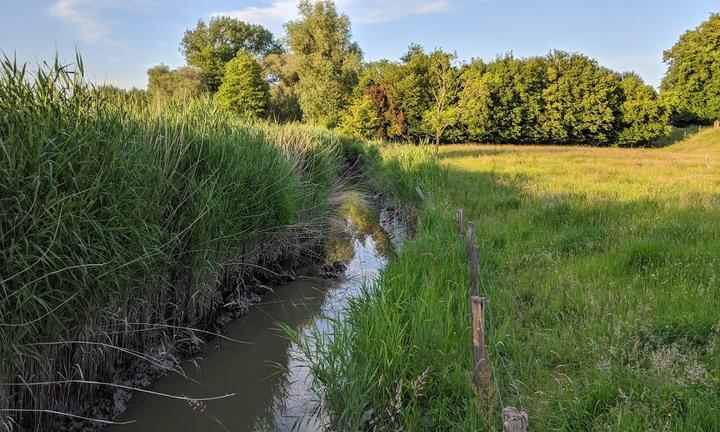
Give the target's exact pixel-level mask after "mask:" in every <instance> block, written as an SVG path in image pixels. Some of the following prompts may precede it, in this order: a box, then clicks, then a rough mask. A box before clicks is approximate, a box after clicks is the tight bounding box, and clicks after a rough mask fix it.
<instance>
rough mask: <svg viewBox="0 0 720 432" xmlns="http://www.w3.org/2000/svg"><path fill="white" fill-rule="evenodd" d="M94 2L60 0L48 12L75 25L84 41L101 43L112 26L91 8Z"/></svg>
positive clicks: (88, 0) (87, 0) (89, 0)
mask: <svg viewBox="0 0 720 432" xmlns="http://www.w3.org/2000/svg"><path fill="white" fill-rule="evenodd" d="M92 3H93V2H92V1H91V0H58V1H57V2H56V3H55V4H54V5H53V6H51V7H50V9H48V12H49V13H50V15H53V16H55V17H57V18H59V19H61V20H63V21H65V22H67V23H69V24H71V25H73V26H75V28H76V29H77V31H78V33H79V36H80V37H81V38H82V39H83V41H84V42H89V43H100V42H102V41H104V40H106V39H107V37H108V36H109V35H110V27H109V25H108V24H107V23H106V22H105V21H103V20H102V19H100V18H99V17H98V16H97V15H96V14H95V13H94V12H93V11H92V10H91V9H92V8H91V4H92Z"/></svg>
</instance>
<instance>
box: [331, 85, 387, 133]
mask: <svg viewBox="0 0 720 432" xmlns="http://www.w3.org/2000/svg"><path fill="white" fill-rule="evenodd" d="M380 124H381V123H380V118H378V115H377V109H376V107H375V104H374V103H373V100H372V99H371V98H370V97H369V96H367V95H366V96H363V97H361V98H359V99H356V100H355V102H353V104H352V105H350V107H349V108H348V109H347V111H346V112H345V115H344V116H343V119H342V122H341V123H340V125H339V126H338V128H337V131H338V132H339V133H340V134H343V135H347V136H350V137H353V138H358V139H368V140H369V139H375V138H381V136H380V135H381V132H380V131H379V129H380Z"/></svg>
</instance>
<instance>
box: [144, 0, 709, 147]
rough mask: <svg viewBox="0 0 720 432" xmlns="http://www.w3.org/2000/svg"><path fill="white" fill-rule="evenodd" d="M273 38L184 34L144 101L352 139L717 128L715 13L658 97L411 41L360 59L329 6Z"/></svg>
mask: <svg viewBox="0 0 720 432" xmlns="http://www.w3.org/2000/svg"><path fill="white" fill-rule="evenodd" d="M298 8H299V12H300V14H299V18H298V19H296V20H293V21H290V22H288V23H286V24H285V36H284V38H283V39H282V40H280V39H277V38H275V36H274V35H273V34H272V33H271V32H270V31H269V30H267V29H265V28H264V27H262V26H259V25H253V24H249V23H245V22H242V21H239V20H236V19H233V18H229V17H215V18H212V19H210V21H209V22H208V23H205V22H204V21H202V20H201V21H199V22H198V24H197V25H196V26H195V28H192V29H189V30H187V31H186V33H185V35H184V37H183V39H182V41H181V48H180V49H181V52H182V53H183V54H184V55H185V59H186V61H187V66H184V67H181V68H178V69H175V70H171V69H170V68H168V67H167V66H165V65H159V66H155V67H153V68H151V69H150V70H148V78H149V85H148V91H149V93H150V94H151V95H153V96H156V97H167V96H181V97H194V96H198V95H200V94H204V93H210V94H212V95H213V97H214V98H215V99H216V101H217V103H218V105H219V106H220V107H222V108H224V109H227V110H230V111H233V112H236V113H238V114H239V115H242V116H247V117H259V118H268V119H271V120H274V121H279V122H285V121H306V122H311V123H316V124H321V125H324V126H326V127H329V128H334V129H336V130H337V131H338V132H339V133H342V134H344V135H348V136H352V137H355V138H361V139H379V140H395V141H415V142H417V141H418V140H432V141H433V142H434V143H435V145H436V146H438V145H440V143H441V142H463V141H475V142H506V143H554V144H565V143H567V144H570V143H577V144H592V145H624V146H633V145H645V144H648V143H651V142H652V141H654V140H656V139H658V138H660V137H662V136H665V135H667V134H668V133H669V132H670V130H671V125H676V126H681V125H685V124H690V123H708V122H711V121H713V120H715V119H718V118H720V14H712V15H711V16H710V18H709V19H708V20H707V21H705V22H703V23H702V24H700V25H699V26H698V27H697V28H696V29H693V30H690V31H688V32H686V33H685V34H684V35H682V36H681V37H680V39H679V41H678V42H677V43H676V44H675V46H673V47H672V48H671V49H670V50H668V51H666V52H665V53H664V61H665V62H666V64H667V65H668V70H667V74H666V76H665V77H664V79H663V81H662V85H661V87H660V91H659V92H658V91H656V90H655V88H653V87H652V86H650V85H648V84H646V83H644V82H643V80H642V78H640V76H639V75H637V74H635V73H632V72H626V73H619V72H616V71H613V70H610V69H608V68H606V67H603V66H601V65H600V64H599V63H598V62H597V61H596V60H594V59H591V58H589V57H587V56H585V55H583V54H579V53H568V52H564V51H552V52H550V53H548V54H546V55H543V56H533V57H527V58H516V57H514V56H513V55H512V54H506V55H502V56H498V57H497V58H496V59H494V60H492V61H490V62H484V61H482V60H472V61H470V62H469V63H459V62H458V61H457V58H456V55H455V54H454V53H451V52H447V51H444V50H442V49H439V48H438V49H434V50H432V51H428V50H426V49H424V48H423V47H422V46H420V45H417V44H412V45H410V47H409V48H408V51H407V53H406V54H405V55H404V56H402V57H401V58H400V59H399V60H398V61H390V60H380V61H374V62H363V53H362V50H361V49H360V47H359V46H358V44H357V43H355V42H354V41H353V40H352V30H351V23H350V19H349V18H348V17H347V16H346V15H343V14H341V13H340V12H339V11H338V10H337V7H336V5H335V4H334V2H333V1H330V0H320V1H311V0H301V1H300V3H299V5H298Z"/></svg>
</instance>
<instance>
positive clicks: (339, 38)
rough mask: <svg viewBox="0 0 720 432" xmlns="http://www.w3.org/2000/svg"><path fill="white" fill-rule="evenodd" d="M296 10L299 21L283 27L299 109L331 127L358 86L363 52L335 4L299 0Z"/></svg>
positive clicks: (347, 21) (347, 19) (309, 119)
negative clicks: (295, 77) (352, 38)
mask: <svg viewBox="0 0 720 432" xmlns="http://www.w3.org/2000/svg"><path fill="white" fill-rule="evenodd" d="M298 8H299V11H300V19H298V20H295V21H291V22H289V23H287V24H286V25H285V26H286V29H287V40H288V43H289V46H290V50H291V56H292V60H291V61H292V63H293V65H294V68H295V71H296V72H297V74H298V77H299V81H298V84H297V86H296V91H297V93H298V96H299V99H300V106H301V108H302V111H303V115H304V117H305V119H306V120H308V121H311V122H315V123H320V124H323V125H326V126H330V127H333V126H335V125H337V124H338V122H339V120H340V116H341V113H342V111H343V109H344V108H345V107H346V106H347V105H348V103H349V98H350V95H351V93H352V89H353V87H354V86H355V84H356V83H357V79H358V73H359V71H360V68H361V61H362V52H361V50H360V47H359V46H358V45H357V44H356V43H355V42H353V41H352V40H351V29H350V19H349V18H348V17H347V16H346V15H343V14H341V13H339V12H338V10H337V8H336V7H335V3H333V2H332V1H327V0H322V1H309V0H302V1H301V2H300V4H299V6H298Z"/></svg>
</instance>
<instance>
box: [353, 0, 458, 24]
mask: <svg viewBox="0 0 720 432" xmlns="http://www.w3.org/2000/svg"><path fill="white" fill-rule="evenodd" d="M339 3H340V4H341V5H342V4H347V9H348V11H349V13H350V18H354V19H355V20H356V21H358V22H360V23H365V24H373V23H383V22H391V21H396V20H399V19H402V18H405V17H407V16H412V15H433V14H438V13H442V12H447V11H449V10H450V9H452V8H453V5H452V3H451V2H450V0H395V1H393V2H387V1H380V0H372V1H358V0H345V1H341V2H339Z"/></svg>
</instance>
